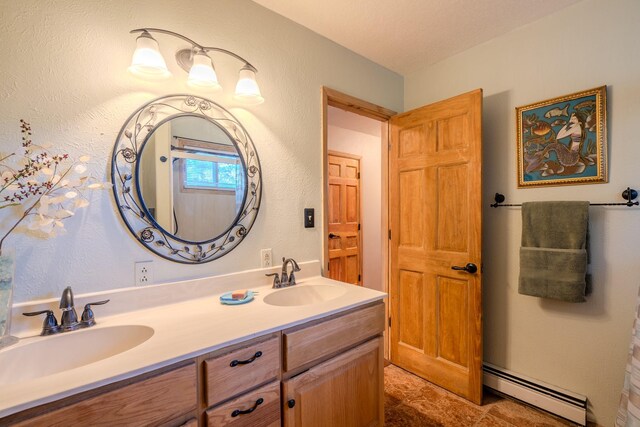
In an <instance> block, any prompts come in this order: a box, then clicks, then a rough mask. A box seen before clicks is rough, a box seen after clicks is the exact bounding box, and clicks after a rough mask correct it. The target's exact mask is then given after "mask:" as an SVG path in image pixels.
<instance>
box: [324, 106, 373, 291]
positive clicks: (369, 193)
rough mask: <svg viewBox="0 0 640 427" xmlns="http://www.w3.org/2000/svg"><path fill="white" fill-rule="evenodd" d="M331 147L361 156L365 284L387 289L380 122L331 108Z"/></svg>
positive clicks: (363, 273)
mask: <svg viewBox="0 0 640 427" xmlns="http://www.w3.org/2000/svg"><path fill="white" fill-rule="evenodd" d="M327 125H328V126H327V132H328V138H327V139H328V142H327V144H328V148H329V150H333V151H339V152H341V153H349V154H354V155H357V156H360V157H361V159H360V178H361V179H360V192H361V193H362V197H361V200H360V203H361V207H360V214H361V218H360V222H361V224H362V260H363V261H362V278H363V282H362V284H363V286H365V287H367V288H371V289H376V290H379V291H383V292H384V283H383V281H382V271H383V270H382V244H381V241H382V236H381V225H382V187H381V184H382V181H381V180H382V175H381V174H382V171H381V165H382V163H381V152H380V150H381V148H380V146H381V144H382V142H381V140H380V132H381V124H380V122H378V121H376V120H373V119H369V118H367V117H363V116H359V115H357V114H354V113H349V112H346V111H344V110H340V109H338V108H334V107H329V108H328V121H327Z"/></svg>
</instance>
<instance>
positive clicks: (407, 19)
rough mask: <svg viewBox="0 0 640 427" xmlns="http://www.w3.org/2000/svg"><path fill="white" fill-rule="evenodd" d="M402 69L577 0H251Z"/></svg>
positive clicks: (416, 66) (404, 71) (403, 72)
mask: <svg viewBox="0 0 640 427" xmlns="http://www.w3.org/2000/svg"><path fill="white" fill-rule="evenodd" d="M253 1H254V2H256V3H258V4H260V5H262V6H264V7H266V8H268V9H271V10H272V11H274V12H276V13H278V14H280V15H283V16H285V17H287V18H289V19H291V20H292V21H295V22H297V23H299V24H301V25H303V26H305V27H307V28H309V29H310V30H312V31H314V32H316V33H318V34H320V35H322V36H324V37H326V38H328V39H330V40H333V41H334V42H336V43H338V44H340V45H342V46H344V47H346V48H348V49H350V50H352V51H354V52H356V53H359V54H360V55H362V56H364V57H366V58H368V59H370V60H372V61H374V62H376V63H378V64H380V65H382V66H384V67H386V68H389V69H391V70H393V71H395V72H397V73H399V74H401V75H406V74H409V73H411V72H413V71H416V70H418V69H419V68H421V67H424V66H427V65H430V64H433V63H436V62H438V61H440V60H442V59H444V58H446V57H448V56H451V55H454V54H456V53H458V52H462V51H464V50H466V49H469V48H470V47H473V46H475V45H478V44H480V43H483V42H485V41H487V40H490V39H492V38H494V37H497V36H499V35H501V34H504V33H507V32H509V31H511V30H513V29H515V28H517V27H521V26H523V25H526V24H528V23H530V22H533V21H535V20H537V19H540V18H542V17H544V16H546V15H549V14H551V13H553V12H555V11H557V10H560V9H562V8H564V7H567V6H569V5H571V4H573V3H577V2H578V1H580V0H526V1H525V0H319V1H318V0H253Z"/></svg>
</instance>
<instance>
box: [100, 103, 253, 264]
mask: <svg viewBox="0 0 640 427" xmlns="http://www.w3.org/2000/svg"><path fill="white" fill-rule="evenodd" d="M112 180H113V184H114V195H115V198H116V202H117V204H118V208H119V210H120V213H121V214H122V217H123V219H124V220H125V223H126V225H127V227H128V228H129V230H130V231H131V232H132V233H133V235H134V236H135V237H136V239H137V240H138V241H140V242H141V243H142V244H144V245H145V246H146V247H147V248H149V249H151V250H152V251H153V252H155V253H156V254H158V255H160V256H162V257H164V258H167V259H171V260H173V261H177V262H183V263H201V262H207V261H212V260H214V259H217V258H219V257H221V256H223V255H225V254H226V253H228V252H229V251H230V250H232V249H233V248H235V246H237V245H238V244H239V243H240V241H241V240H242V239H243V238H244V237H245V236H246V234H247V233H248V232H249V230H250V229H251V226H252V225H253V222H254V221H255V217H256V215H257V213H258V209H259V207H260V198H261V192H262V182H261V173H260V163H259V160H258V156H257V154H256V152H255V148H254V146H253V143H252V141H251V138H250V137H249V135H248V134H247V132H246V130H245V129H244V128H243V127H242V125H241V124H240V123H239V122H238V121H237V119H236V118H235V117H234V116H233V115H231V113H229V112H228V111H227V110H225V109H224V108H223V107H221V106H220V105H218V104H216V103H214V102H213V101H209V100H207V99H204V98H199V97H196V96H191V95H173V96H168V97H164V98H159V99H157V100H155V101H152V102H150V103H149V104H146V105H144V106H142V107H141V108H140V109H138V110H137V111H136V112H134V114H133V115H131V117H130V118H129V120H128V121H127V122H126V123H125V125H124V126H123V128H122V130H121V132H120V134H119V136H118V139H117V141H116V145H115V148H114V154H113V161H112Z"/></svg>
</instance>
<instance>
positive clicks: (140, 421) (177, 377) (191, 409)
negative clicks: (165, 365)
mask: <svg viewBox="0 0 640 427" xmlns="http://www.w3.org/2000/svg"><path fill="white" fill-rule="evenodd" d="M196 402H197V400H196V367H195V364H193V363H191V364H189V365H187V366H185V367H182V368H177V369H175V370H172V371H169V372H166V373H163V374H159V375H156V376H153V377H151V378H148V379H145V380H142V381H139V382H135V383H133V384H129V385H126V386H124V387H121V388H117V389H115V390H112V391H109V392H106V393H103V394H99V395H97V396H95V397H91V398H89V399H86V400H83V401H81V402H78V403H74V404H71V405H69V406H66V407H64V408H61V409H57V410H54V411H51V412H48V413H45V414H43V415H40V416H37V417H34V418H30V419H28V420H25V421H22V422H18V423H16V424H13V423H9V424H12V425H15V426H21V427H22V426H34V427H39V426H60V427H71V426H108V427H111V426H125V425H126V426H159V425H164V426H166V425H184V422H183V421H180V420H181V419H189V418H190V417H193V415H194V414H195V410H196ZM176 420H177V421H176ZM191 422H192V424H191V425H193V421H191ZM0 424H3V422H2V421H0ZM186 425H189V424H188V423H187V424H186Z"/></svg>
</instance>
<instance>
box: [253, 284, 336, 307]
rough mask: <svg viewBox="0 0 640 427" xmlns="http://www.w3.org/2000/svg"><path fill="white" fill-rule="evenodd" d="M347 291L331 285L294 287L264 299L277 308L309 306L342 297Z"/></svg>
mask: <svg viewBox="0 0 640 427" xmlns="http://www.w3.org/2000/svg"><path fill="white" fill-rule="evenodd" d="M346 293H347V290H346V289H345V288H343V287H341V286H331V285H294V286H292V287H290V288H285V289H281V290H279V291H275V292H274V293H272V294H269V295H267V296H266V297H264V302H265V303H267V304H269V305H277V306H281V307H283V306H299V305H309V304H315V303H320V302H325V301H330V300H332V299H335V298H338V297H341V296H342V295H344V294H346Z"/></svg>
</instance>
